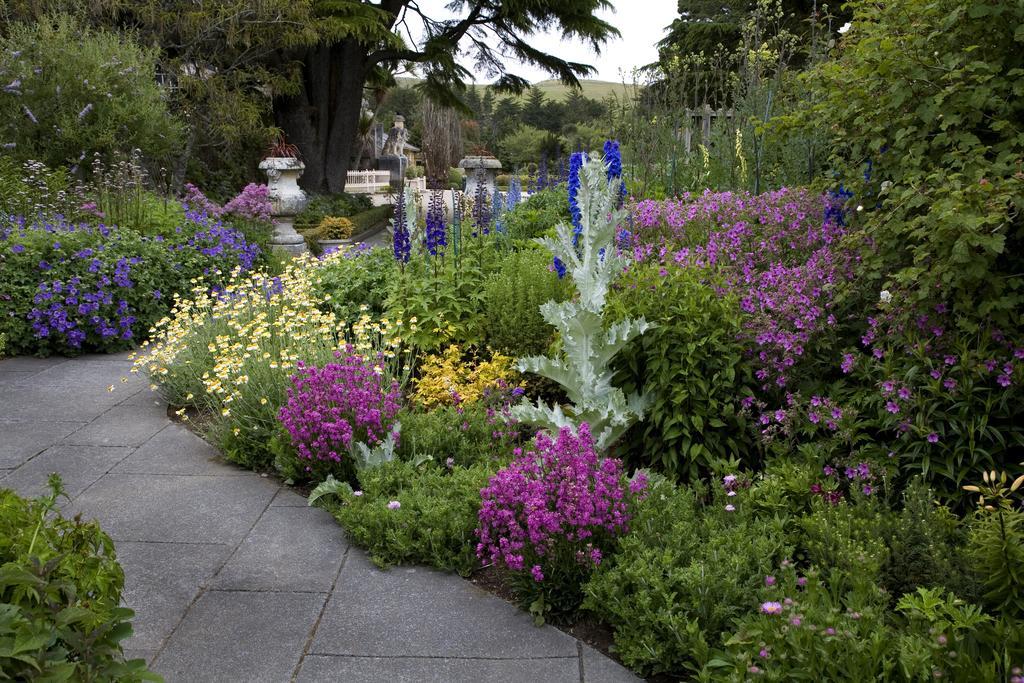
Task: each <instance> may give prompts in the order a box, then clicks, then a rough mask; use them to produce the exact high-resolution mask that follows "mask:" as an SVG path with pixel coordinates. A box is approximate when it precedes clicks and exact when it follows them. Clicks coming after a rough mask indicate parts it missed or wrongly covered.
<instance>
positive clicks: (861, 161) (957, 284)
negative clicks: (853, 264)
mask: <svg viewBox="0 0 1024 683" xmlns="http://www.w3.org/2000/svg"><path fill="white" fill-rule="evenodd" d="M844 10H846V11H851V12H852V14H853V18H852V22H851V26H852V28H851V30H850V31H849V33H847V34H846V35H845V36H843V37H842V38H841V39H840V40H839V42H838V46H837V49H836V50H835V54H834V58H833V59H831V60H829V61H826V62H823V63H822V64H821V65H820V66H818V67H816V68H814V69H812V70H810V72H809V73H807V74H806V75H805V79H806V82H807V84H808V85H809V86H810V87H811V91H812V92H811V101H812V102H815V106H814V107H813V108H809V109H807V110H806V111H805V115H804V116H801V117H800V118H802V119H804V122H805V123H806V124H807V127H809V128H811V129H812V130H827V131H829V132H830V134H831V137H832V143H833V145H832V150H831V151H832V155H831V156H832V158H831V161H832V163H831V165H830V166H829V168H833V169H838V170H839V171H840V172H841V173H842V174H843V177H842V181H843V182H844V183H845V184H846V186H847V187H849V188H852V190H853V192H854V195H855V196H854V199H853V201H854V202H856V203H857V204H860V205H862V206H863V207H864V211H863V215H864V218H863V221H864V223H863V224H864V227H865V229H866V231H867V239H862V241H861V243H862V244H870V245H871V248H870V250H869V251H868V252H867V253H866V255H865V258H866V262H865V266H866V268H865V270H867V271H868V272H873V273H878V274H881V275H883V276H884V277H885V278H886V280H885V281H883V283H882V288H885V289H890V290H893V291H894V292H895V291H896V290H909V291H908V296H909V297H910V299H911V301H916V302H922V303H923V302H927V301H929V300H931V299H932V298H933V297H934V296H935V293H936V292H937V291H941V292H942V295H943V296H944V298H945V299H946V302H947V303H948V304H949V305H950V307H951V309H952V312H953V314H954V318H955V319H957V321H958V324H959V325H961V326H962V327H963V329H968V330H969V329H972V328H973V326H974V325H975V324H976V323H977V321H978V320H979V319H986V318H989V319H994V321H995V322H996V323H997V324H998V325H1000V326H1001V327H1003V328H1004V329H1009V328H1011V326H1013V325H1015V324H1017V323H1019V315H1020V297H1021V291H1022V287H1024V280H1022V279H1021V278H1020V277H1019V274H1020V273H1021V271H1022V268H1024V262H1022V254H1024V250H1022V249H1021V247H1022V242H1024V232H1022V228H1024V175H1022V174H1021V168H1020V163H1019V162H1020V159H1021V158H1022V155H1024V137H1022V136H1021V135H1020V121H1021V120H1022V118H1024V96H1022V95H1024V86H1022V76H1024V32H1022V31H1021V30H1020V26H1021V25H1022V24H1024V5H1022V4H1020V3H1017V2H974V1H973V0H900V1H899V2H886V3H875V2H868V1H867V0H856V1H854V2H851V3H848V4H847V5H845V6H844ZM876 207H877V208H876ZM918 313H919V311H911V312H910V314H911V315H917V314H918ZM911 319H912V318H911Z"/></svg>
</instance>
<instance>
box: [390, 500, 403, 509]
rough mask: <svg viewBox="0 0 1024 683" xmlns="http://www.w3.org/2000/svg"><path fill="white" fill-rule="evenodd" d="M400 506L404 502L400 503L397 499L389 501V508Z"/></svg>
mask: <svg viewBox="0 0 1024 683" xmlns="http://www.w3.org/2000/svg"><path fill="white" fill-rule="evenodd" d="M400 507H402V504H401V503H399V502H398V501H397V500H393V501H391V502H390V503H388V510H397V509H398V508H400Z"/></svg>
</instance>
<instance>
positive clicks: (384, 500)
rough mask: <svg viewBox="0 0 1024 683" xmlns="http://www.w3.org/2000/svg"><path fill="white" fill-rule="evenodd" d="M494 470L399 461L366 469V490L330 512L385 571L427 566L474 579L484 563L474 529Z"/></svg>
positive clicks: (362, 477) (361, 476)
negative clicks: (402, 566)
mask: <svg viewBox="0 0 1024 683" xmlns="http://www.w3.org/2000/svg"><path fill="white" fill-rule="evenodd" d="M492 472H493V470H492V469H490V468H488V467H487V465H486V464H481V465H474V466H472V467H469V468H464V467H445V466H438V465H436V464H429V463H428V464H426V465H422V466H416V465H414V464H412V463H409V462H403V461H397V460H396V461H393V462H389V463H385V464H383V465H381V466H380V467H374V468H371V469H367V470H363V471H361V472H360V473H359V485H360V487H361V489H362V490H361V491H357V492H355V493H351V494H342V497H341V501H340V502H338V503H332V504H331V506H330V510H331V512H332V513H333V514H334V516H335V517H336V518H337V519H338V522H339V523H340V524H341V526H343V527H344V528H345V531H346V532H347V533H348V536H349V538H351V539H352V540H353V541H354V542H355V543H356V544H357V545H359V546H361V547H363V548H366V550H367V551H368V552H369V553H370V558H371V559H372V560H373V561H374V562H375V563H376V564H377V565H378V566H380V567H387V566H389V565H394V564H426V565H429V566H431V567H437V568H438V569H444V570H449V571H457V572H459V573H460V574H463V575H468V574H469V573H470V572H471V571H472V570H473V569H474V568H476V566H477V564H478V563H477V560H476V556H475V554H474V550H475V538H474V535H473V530H474V529H475V528H476V521H477V510H478V509H479V507H480V489H481V488H482V487H483V486H484V485H485V484H486V482H487V478H488V477H489V476H490V474H491V473H492ZM395 503H397V505H395Z"/></svg>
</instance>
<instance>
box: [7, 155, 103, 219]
mask: <svg viewBox="0 0 1024 683" xmlns="http://www.w3.org/2000/svg"><path fill="white" fill-rule="evenodd" d="M84 201H85V190H84V188H83V187H82V186H81V185H80V184H76V183H75V182H73V178H72V176H71V174H70V173H68V171H67V169H66V168H63V167H58V168H55V169H51V168H47V167H46V165H45V164H43V163H42V162H39V161H25V162H19V161H18V160H17V159H16V158H15V157H13V156H8V155H0V207H3V213H6V214H10V215H12V216H37V215H43V216H57V215H60V216H64V217H66V218H67V219H68V220H75V219H77V218H79V217H80V215H81V214H80V211H79V207H80V206H81V205H82V203H83V202H84Z"/></svg>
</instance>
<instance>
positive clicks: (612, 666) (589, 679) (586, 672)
mask: <svg viewBox="0 0 1024 683" xmlns="http://www.w3.org/2000/svg"><path fill="white" fill-rule="evenodd" d="M581 647H582V649H583V656H582V657H581V659H582V662H581V666H582V667H583V683H643V680H644V679H642V678H637V677H636V675H635V674H634V673H633V672H632V671H630V670H629V669H627V668H626V667H624V666H622V665H621V664H619V663H618V662H616V661H615V660H613V659H609V658H608V657H605V656H604V655H603V654H601V653H600V652H598V651H597V650H595V649H594V648H592V647H590V646H589V645H582V646H581Z"/></svg>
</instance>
